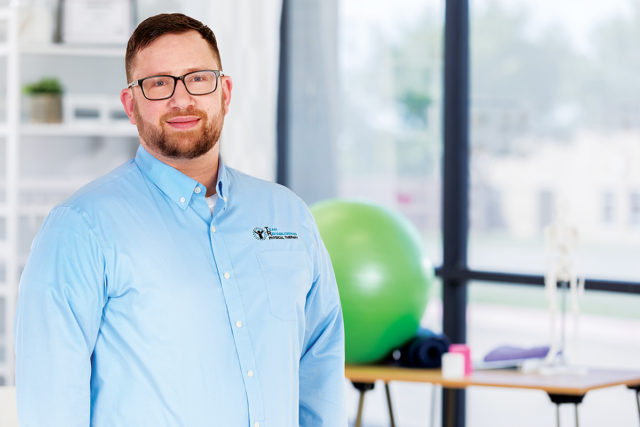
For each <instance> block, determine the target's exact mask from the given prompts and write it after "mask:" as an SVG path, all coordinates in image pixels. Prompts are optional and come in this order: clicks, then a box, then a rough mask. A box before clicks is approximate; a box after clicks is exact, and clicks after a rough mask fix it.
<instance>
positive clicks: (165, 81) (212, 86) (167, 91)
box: [127, 70, 224, 101]
mask: <svg viewBox="0 0 640 427" xmlns="http://www.w3.org/2000/svg"><path fill="white" fill-rule="evenodd" d="M220 76H224V74H223V73H222V71H221V70H201V71H192V72H190V73H187V74H185V75H183V76H179V77H176V76H170V75H168V74H167V75H164V74H163V75H159V76H150V77H145V78H144V79H140V80H134V81H132V82H131V83H129V84H128V85H127V87H129V88H131V87H134V86H140V89H142V95H144V97H145V98H147V99H148V100H150V101H160V100H162V99H169V98H171V97H172V96H173V94H174V92H175V91H176V84H177V82H178V80H182V83H183V84H184V87H185V89H187V92H189V93H190V94H191V95H208V94H210V93H213V92H215V91H216V89H217V88H218V78H219V77H220Z"/></svg>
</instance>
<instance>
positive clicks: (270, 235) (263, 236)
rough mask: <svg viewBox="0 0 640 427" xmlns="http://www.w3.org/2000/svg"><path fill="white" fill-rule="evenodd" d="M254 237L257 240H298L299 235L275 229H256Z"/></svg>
mask: <svg viewBox="0 0 640 427" xmlns="http://www.w3.org/2000/svg"><path fill="white" fill-rule="evenodd" d="M253 237H254V238H255V239H256V240H273V239H276V240H284V239H297V238H298V233H294V232H292V231H284V232H283V231H278V229H277V228H275V227H255V228H254V229H253Z"/></svg>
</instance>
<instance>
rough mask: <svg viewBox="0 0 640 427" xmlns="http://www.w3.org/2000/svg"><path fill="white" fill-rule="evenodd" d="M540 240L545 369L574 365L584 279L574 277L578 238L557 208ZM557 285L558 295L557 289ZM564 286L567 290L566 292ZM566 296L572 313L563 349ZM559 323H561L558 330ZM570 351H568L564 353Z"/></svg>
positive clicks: (565, 330) (565, 327) (565, 211)
mask: <svg viewBox="0 0 640 427" xmlns="http://www.w3.org/2000/svg"><path fill="white" fill-rule="evenodd" d="M544 237H545V243H546V253H547V271H546V274H545V290H546V294H547V298H548V300H549V315H550V319H549V320H550V335H551V344H550V348H549V353H548V354H547V357H546V360H545V365H547V366H559V365H568V364H569V362H570V359H569V358H571V359H573V361H575V358H576V356H577V349H578V333H579V329H578V321H579V314H580V311H579V306H578V299H579V297H580V296H582V295H583V294H584V278H582V277H581V276H580V275H579V274H578V269H579V264H580V263H579V262H578V244H579V236H578V230H577V228H576V227H574V226H571V225H570V224H569V222H568V220H567V209H565V208H564V207H561V206H559V207H558V210H557V211H556V216H555V219H554V221H553V222H552V223H551V224H550V225H549V226H547V227H546V228H545V230H544ZM559 284H560V285H561V289H560V292H559V291H558V285H559ZM567 285H568V289H567ZM567 292H568V293H569V296H570V304H571V313H572V320H573V321H572V323H573V328H572V334H571V338H570V340H569V342H570V349H568V348H567V345H566V344H567V301H566V298H567V295H566V294H567ZM558 300H560V303H561V307H560V310H561V311H562V312H561V313H560V316H561V318H560V319H559V316H558V311H559V309H558ZM559 321H560V322H561V324H560V327H558V323H559ZM568 350H570V351H568Z"/></svg>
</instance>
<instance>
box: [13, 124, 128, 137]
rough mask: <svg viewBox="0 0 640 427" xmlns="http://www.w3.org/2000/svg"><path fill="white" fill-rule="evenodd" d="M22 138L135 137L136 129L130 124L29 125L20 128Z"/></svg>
mask: <svg viewBox="0 0 640 427" xmlns="http://www.w3.org/2000/svg"><path fill="white" fill-rule="evenodd" d="M20 133H21V134H22V135H24V136H103V137H137V136H138V129H137V128H136V127H135V126H134V125H132V124H130V123H118V124H105V123H78V124H65V123H60V124H58V123H52V124H45V123H42V124H40V123H38V124H36V123H30V124H25V125H22V126H21V127H20Z"/></svg>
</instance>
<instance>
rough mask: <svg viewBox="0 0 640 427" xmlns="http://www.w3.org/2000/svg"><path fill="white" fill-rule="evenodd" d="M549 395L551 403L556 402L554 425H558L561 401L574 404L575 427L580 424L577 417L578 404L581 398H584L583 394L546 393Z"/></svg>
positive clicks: (558, 426)
mask: <svg viewBox="0 0 640 427" xmlns="http://www.w3.org/2000/svg"><path fill="white" fill-rule="evenodd" d="M547 394H548V395H549V399H551V401H552V402H553V403H555V404H556V426H557V427H560V405H561V404H563V403H573V405H574V406H575V418H576V427H579V426H580V420H579V418H578V405H579V404H581V403H582V399H584V394H583V395H569V394H554V393H547Z"/></svg>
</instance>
